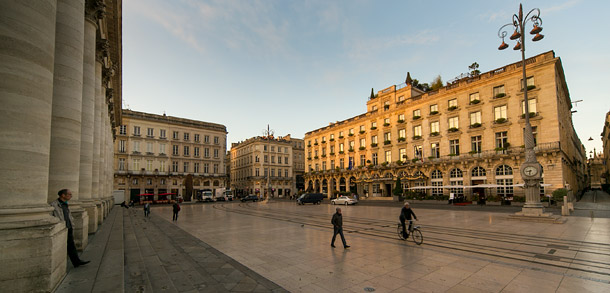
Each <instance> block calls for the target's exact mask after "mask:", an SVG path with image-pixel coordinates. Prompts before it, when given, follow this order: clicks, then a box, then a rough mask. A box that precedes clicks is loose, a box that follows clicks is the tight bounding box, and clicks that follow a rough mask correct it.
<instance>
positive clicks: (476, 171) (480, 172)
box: [472, 167, 486, 177]
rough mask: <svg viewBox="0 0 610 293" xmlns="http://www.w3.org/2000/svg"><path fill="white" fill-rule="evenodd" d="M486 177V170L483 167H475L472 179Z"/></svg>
mask: <svg viewBox="0 0 610 293" xmlns="http://www.w3.org/2000/svg"><path fill="white" fill-rule="evenodd" d="M485 175H486V174H485V168H483V167H474V168H473V169H472V177H481V176H485Z"/></svg>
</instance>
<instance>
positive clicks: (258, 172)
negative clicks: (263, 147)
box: [254, 168, 261, 177]
mask: <svg viewBox="0 0 610 293" xmlns="http://www.w3.org/2000/svg"><path fill="white" fill-rule="evenodd" d="M254 176H256V177H258V176H261V170H260V169H259V168H256V169H254Z"/></svg>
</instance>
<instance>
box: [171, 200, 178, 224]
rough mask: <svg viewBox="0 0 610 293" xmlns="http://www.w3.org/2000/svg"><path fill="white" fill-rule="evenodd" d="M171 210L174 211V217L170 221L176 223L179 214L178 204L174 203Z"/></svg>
mask: <svg viewBox="0 0 610 293" xmlns="http://www.w3.org/2000/svg"><path fill="white" fill-rule="evenodd" d="M173 210H174V217H173V219H172V221H178V212H180V205H179V204H178V202H174V206H173Z"/></svg>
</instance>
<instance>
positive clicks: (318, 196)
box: [297, 193, 326, 205]
mask: <svg viewBox="0 0 610 293" xmlns="http://www.w3.org/2000/svg"><path fill="white" fill-rule="evenodd" d="M325 197H326V196H324V194H322V193H305V194H303V195H301V196H300V197H299V198H297V204H300V205H303V204H306V203H313V204H320V203H321V202H322V200H324V198H325Z"/></svg>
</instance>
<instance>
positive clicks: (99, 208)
mask: <svg viewBox="0 0 610 293" xmlns="http://www.w3.org/2000/svg"><path fill="white" fill-rule="evenodd" d="M95 209H96V210H97V224H98V225H101V224H102V223H103V222H104V205H103V204H102V201H101V200H100V199H99V198H98V199H95ZM96 230H97V228H96Z"/></svg>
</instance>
